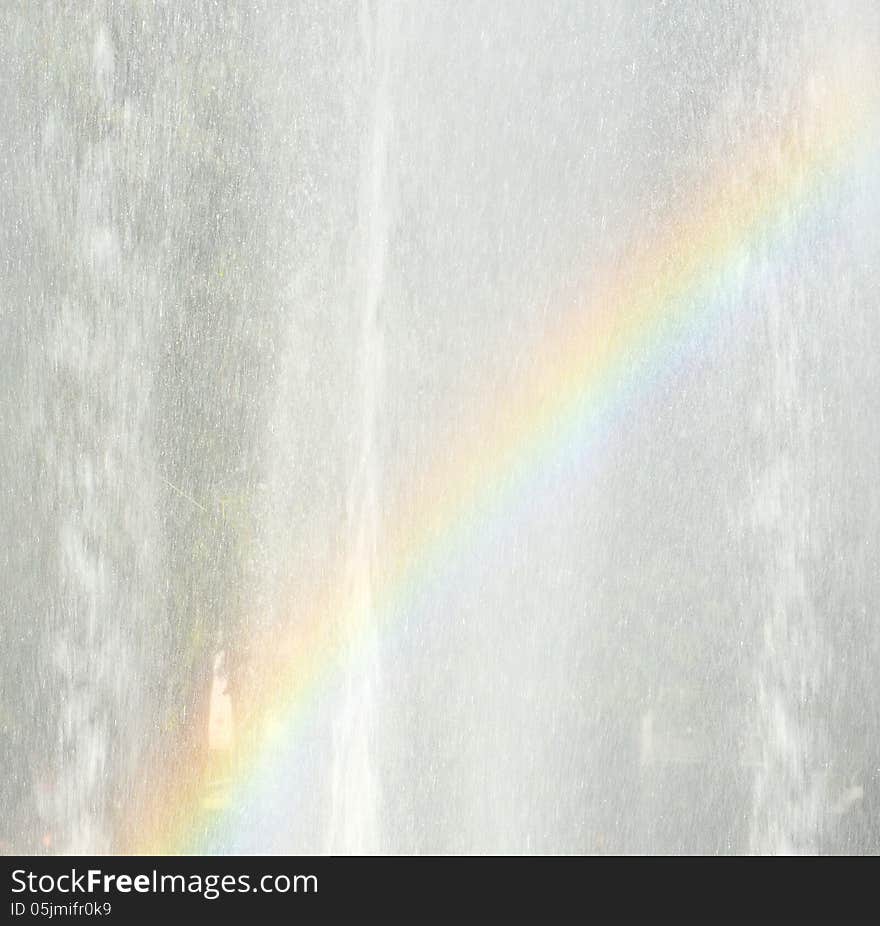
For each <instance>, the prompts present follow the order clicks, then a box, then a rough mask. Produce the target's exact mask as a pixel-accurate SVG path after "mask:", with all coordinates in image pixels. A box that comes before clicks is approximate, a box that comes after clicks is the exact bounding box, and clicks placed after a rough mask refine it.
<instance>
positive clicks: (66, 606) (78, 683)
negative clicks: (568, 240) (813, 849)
mask: <svg viewBox="0 0 880 926" xmlns="http://www.w3.org/2000/svg"><path fill="white" fill-rule="evenodd" d="M45 28H46V29H47V30H58V34H59V35H60V34H61V33H62V32H63V33H64V34H65V38H66V41H67V42H68V43H69V44H70V46H71V48H72V49H73V51H72V52H71V55H70V59H71V60H73V61H75V62H76V64H75V65H73V64H71V63H70V61H68V62H67V63H66V66H63V67H62V66H61V65H60V63H58V62H53V65H56V64H57V65H58V66H57V67H53V70H52V73H51V77H50V78H49V79H48V81H47V85H46V87H45V89H44V93H45V98H44V99H45V105H46V118H45V122H44V124H43V126H42V138H41V143H40V151H39V154H38V157H37V161H36V165H35V171H34V175H33V188H34V196H35V197H36V205H35V210H36V215H37V217H38V218H37V221H38V223H39V227H40V230H41V233H42V236H41V238H40V239H39V240H40V244H39V251H38V253H37V254H36V255H35V259H36V263H37V267H38V268H39V269H38V274H39V276H38V277H37V278H36V279H35V280H34V289H35V298H36V301H37V304H38V306H39V310H38V312H37V313H35V317H34V322H33V324H34V327H33V333H34V340H33V348H32V349H33V356H32V367H33V370H34V381H35V383H36V384H37V385H36V389H37V390H38V393H39V394H38V396H37V397H36V400H35V405H34V412H33V416H34V417H33V427H34V431H35V434H34V439H35V441H36V443H37V446H38V455H39V457H40V475H39V477H38V478H39V479H40V492H41V497H42V504H43V508H44V515H43V516H44V519H45V523H46V524H47V526H48V531H47V541H48V542H49V543H50V544H51V545H52V548H53V549H54V551H55V570H56V571H55V573H54V576H53V578H52V579H51V580H50V581H52V582H53V585H52V591H51V593H50V599H49V600H50V603H49V612H50V613H49V614H48V615H47V617H46V620H45V622H44V624H43V626H44V628H45V630H44V638H43V646H44V648H45V664H46V667H47V671H48V673H49V679H50V681H49V684H50V685H51V688H52V690H53V692H54V693H55V702H54V703H55V707H54V710H53V711H52V723H54V728H55V750H54V754H52V755H51V756H49V757H47V758H46V759H45V760H44V761H45V767H44V768H43V769H41V770H39V771H38V777H39V781H38V788H40V789H41V798H40V801H39V803H40V805H41V806H40V812H41V816H42V817H43V819H44V825H45V827H46V830H47V831H46V833H45V835H44V836H43V845H44V847H45V848H47V849H51V850H55V851H62V852H73V853H95V852H103V851H109V850H111V849H112V847H113V844H114V842H113V839H114V836H113V831H114V827H115V825H116V823H117V822H118V818H119V815H121V814H123V813H125V811H126V807H127V803H128V801H129V800H130V798H131V794H132V793H133V792H132V782H133V780H134V774H135V772H136V770H137V763H138V749H139V744H140V742H141V740H142V739H143V717H144V708H145V705H144V704H143V702H142V700H141V698H140V692H141V691H142V684H141V677H142V665H141V657H140V656H139V650H140V648H141V647H140V645H139V643H138V641H139V640H140V639H141V638H142V635H143V634H144V633H145V632H146V628H147V626H148V620H147V618H148V616H149V614H150V613H151V612H152V610H153V606H154V604H155V601H154V596H155V594H156V593H155V591H154V589H155V575H156V572H157V568H158V566H157V564H158V561H159V553H158V549H159V547H158V543H157V529H158V528H157V523H156V515H155V511H156V495H157V491H156V484H155V477H154V467H153V465H152V461H153V459H154V453H153V441H152V437H151V430H150V402H151V391H152V358H151V349H152V344H153V339H152V337H151V335H150V332H151V330H152V327H153V324H154V321H153V317H154V309H155V307H156V305H157V302H158V299H159V292H158V284H157V280H156V278H155V275H154V273H153V271H152V270H151V269H150V268H149V267H148V266H147V265H146V263H145V262H144V260H143V257H142V255H141V254H139V253H138V248H137V245H136V241H137V235H136V230H135V228H134V225H133V222H134V218H133V215H134V214H133V212H132V209H131V198H132V189H131V184H132V177H133V175H134V164H135V162H136V160H137V158H138V157H139V155H142V151H140V150H139V145H138V143H137V133H138V130H139V126H138V121H137V120H138V114H137V112H136V111H135V110H134V109H133V108H132V107H131V105H130V104H129V101H128V100H127V99H126V97H125V93H124V88H123V87H122V85H121V81H120V80H118V79H117V78H118V68H117V66H116V48H115V42H114V37H113V33H112V30H111V26H110V25H109V24H108V22H106V21H105V19H104V17H103V16H102V15H101V13H100V11H99V10H98V9H97V8H96V11H95V12H89V11H85V10H84V11H83V13H82V14H81V15H78V16H77V17H76V18H75V20H73V21H71V19H70V17H66V16H63V15H58V16H57V17H55V15H54V14H53V13H52V12H49V14H48V16H47V19H46V21H45ZM71 101H72V102H71Z"/></svg>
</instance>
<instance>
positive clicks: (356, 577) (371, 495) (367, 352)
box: [329, 0, 391, 853]
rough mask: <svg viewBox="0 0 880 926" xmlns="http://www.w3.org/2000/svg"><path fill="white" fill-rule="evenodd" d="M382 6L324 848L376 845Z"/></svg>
mask: <svg viewBox="0 0 880 926" xmlns="http://www.w3.org/2000/svg"><path fill="white" fill-rule="evenodd" d="M388 14H389V11H388V9H387V7H385V6H384V5H379V6H377V7H376V8H375V9H372V8H371V4H370V3H369V2H366V0H365V2H364V3H363V4H362V5H361V28H362V35H363V44H364V55H365V60H366V64H365V72H366V74H365V79H366V81H367V83H368V85H369V86H370V91H369V95H371V96H372V100H371V114H370V118H369V120H368V122H367V125H366V129H365V139H364V150H363V154H362V160H361V181H360V194H359V202H358V235H357V238H358V244H357V250H358V259H357V261H356V274H357V277H356V281H355V287H356V288H355V301H356V306H357V312H358V315H359V318H358V322H359V324H360V334H359V348H358V350H359V357H358V373H357V378H356V388H357V392H358V396H359V401H360V421H359V424H358V427H359V431H358V433H357V437H356V439H355V448H354V453H355V456H354V466H353V472H352V475H351V478H350V482H349V486H348V494H347V500H346V508H347V520H348V524H349V537H350V543H351V547H350V550H349V556H348V567H347V571H348V574H347V582H348V584H349V588H350V592H349V601H350V604H351V608H350V612H349V614H348V615H346V616H345V617H344V618H343V620H345V621H351V622H353V623H354V624H355V627H354V628H353V632H350V633H348V634H347V638H348V639H349V640H350V641H351V642H350V643H349V644H348V645H349V646H350V647H351V648H352V652H351V653H350V654H349V655H350V658H349V659H348V660H347V662H348V664H349V666H350V668H349V669H348V670H347V673H346V678H345V681H344V694H343V696H342V697H343V701H342V706H341V710H340V715H339V717H338V719H337V723H336V729H335V731H334V758H333V769H332V796H331V822H330V834H329V849H330V851H331V852H344V853H348V852H351V853H366V852H376V851H378V850H379V848H380V845H381V842H380V840H381V834H380V827H379V785H378V781H377V777H376V776H377V773H376V767H375V761H374V750H375V743H374V742H373V739H374V734H375V721H374V713H375V709H376V687H377V685H378V684H379V662H378V654H377V640H376V626H375V615H374V606H375V598H374V595H375V583H376V571H377V566H378V563H377V543H378V539H379V530H380V526H381V523H380V522H381V514H380V493H381V461H380V448H379V440H378V429H379V415H380V410H381V404H382V383H383V362H384V357H383V355H384V346H383V332H382V319H381V304H382V298H383V293H384V289H385V276H386V272H387V261H388V239H389V227H390V215H389V212H390V210H389V202H388V144H389V134H390V130H391V100H390V87H389V83H390V76H389V70H390V43H391V24H390V22H389V15H388Z"/></svg>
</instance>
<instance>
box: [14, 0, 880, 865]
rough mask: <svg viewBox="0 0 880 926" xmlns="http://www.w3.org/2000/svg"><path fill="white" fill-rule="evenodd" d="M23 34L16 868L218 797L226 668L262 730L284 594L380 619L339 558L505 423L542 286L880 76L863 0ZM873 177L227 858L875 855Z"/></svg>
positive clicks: (307, 755) (177, 23)
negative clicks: (197, 797) (716, 168)
mask: <svg viewBox="0 0 880 926" xmlns="http://www.w3.org/2000/svg"><path fill="white" fill-rule="evenodd" d="M0 23H2V33H3V42H4V49H5V53H4V54H3V56H2V60H0V79H2V92H0V110H2V126H0V159H2V182H0V236H2V248H0V261H2V273H0V321H2V332H0V336H2V341H0V361H2V362H0V379H2V397H0V416H2V417H0V421H2V451H0V492H2V494H0V530H2V540H3V545H2V552H0V576H2V588H3V595H2V602H3V603H2V621H0V685H2V688H0V841H2V845H3V848H4V849H5V850H7V851H18V852H22V853H40V852H49V853H54V852H113V851H119V850H120V848H121V847H122V845H123V837H122V833H123V832H124V831H125V830H126V827H128V826H130V825H131V821H132V820H136V819H137V818H138V815H139V813H140V811H141V803H142V801H144V800H145V799H146V798H144V794H145V793H147V792H148V791H149V789H150V786H151V783H152V782H153V781H154V780H157V779H160V778H163V777H169V776H173V774H174V773H173V771H171V772H169V769H173V768H175V767H177V766H178V765H179V764H180V763H182V762H183V763H187V764H190V765H196V766H199V765H201V766H204V768H205V769H206V770H207V771H206V773H205V776H206V781H210V780H211V776H212V774H215V773H214V772H212V769H213V768H214V767H215V765H216V757H212V752H216V751H217V750H216V749H214V746H213V745H212V743H210V742H208V736H207V734H206V732H205V731H206V729H207V727H208V723H209V721H208V717H209V715H210V713H211V702H212V697H213V696H212V691H214V688H215V687H216V685H217V680H218V678H220V677H221V676H222V678H223V679H225V680H226V681H227V683H228V686H229V690H230V691H231V692H232V695H231V697H232V701H233V705H234V703H235V696H236V684H237V683H238V682H237V680H238V679H239V678H240V677H241V676H242V674H243V673H246V672H247V671H249V670H247V669H245V668H244V667H245V666H251V665H254V664H259V657H260V654H259V653H254V652H253V649H254V643H253V641H254V640H256V639H259V640H263V641H265V639H266V636H265V634H266V632H267V631H268V632H270V633H271V631H272V629H273V627H274V626H275V625H276V624H277V625H278V626H279V627H281V625H282V624H283V622H284V621H290V620H295V619H296V616H295V614H293V615H291V613H289V612H288V611H287V610H286V609H284V608H283V607H281V606H280V605H279V604H278V598H279V595H278V594H277V589H279V588H280V587H282V586H284V587H286V588H293V589H294V590H295V589H296V588H297V583H298V577H299V576H300V575H315V574H316V573H320V572H321V570H322V568H323V566H322V564H325V563H338V562H346V563H349V564H352V574H357V575H359V576H361V578H360V579H359V580H358V581H360V582H362V583H363V582H366V585H365V587H364V588H361V589H360V591H359V594H361V595H362V596H366V600H368V601H369V600H372V599H373V597H374V596H375V595H376V594H377V590H376V589H375V588H374V587H372V586H371V584H370V579H369V575H370V569H369V568H367V569H366V570H364V569H356V568H355V567H357V566H358V565H360V566H364V564H367V566H369V564H370V563H371V562H372V561H373V559H374V558H375V557H376V556H378V555H379V554H378V553H377V552H376V551H377V549H379V548H380V547H381V541H382V536H383V530H384V523H385V521H384V519H385V517H386V514H387V512H388V511H389V510H390V508H391V507H392V501H393V500H394V499H395V498H397V497H398V496H399V495H400V493H401V492H403V491H404V487H406V486H411V485H412V484H413V483H414V482H417V480H418V477H419V474H420V473H421V472H422V471H423V470H424V469H426V468H427V467H428V464H429V463H430V461H431V460H432V459H433V458H435V457H436V456H437V454H438V452H440V449H441V448H440V444H441V441H442V440H445V437H443V436H442V435H444V434H448V423H449V422H452V423H454V422H455V421H456V420H458V418H459V417H465V415H466V413H467V411H468V404H469V402H470V401H471V400H472V399H473V396H474V394H475V392H476V390H477V388H478V385H477V384H479V389H480V390H482V393H483V394H485V393H486V390H487V389H488V393H489V394H490V395H491V396H493V397H494V399H495V400H497V401H498V402H499V403H503V400H504V384H505V382H508V381H509V378H510V377H511V376H515V375H516V372H517V370H519V369H521V368H525V367H527V366H528V363H529V359H530V357H531V356H532V354H533V352H534V345H535V344H538V343H540V341H541V337H542V333H543V332H544V331H545V330H547V328H549V327H550V326H551V325H552V323H553V321H554V320H555V318H556V316H561V315H562V314H563V313H564V312H565V311H566V310H567V309H568V304H567V303H566V301H565V299H564V298H562V296H561V295H560V294H561V293H564V292H566V291H568V290H570V289H571V288H573V287H574V288H577V287H578V286H580V285H581V284H582V283H583V282H584V281H589V280H590V278H591V275H592V274H593V273H594V271H595V269H596V268H599V267H602V266H605V265H607V264H608V263H609V262H610V261H613V260H614V259H615V255H616V254H619V253H621V252H622V251H624V250H626V249H627V248H638V246H639V243H640V242H641V241H642V240H647V238H648V237H649V231H650V229H651V228H652V227H656V226H657V225H659V224H661V223H663V222H664V221H667V220H668V217H669V216H674V215H676V214H677V213H678V212H680V211H683V210H684V209H685V207H686V205H687V204H688V203H689V202H691V201H692V199H693V198H694V197H695V196H696V193H695V190H696V188H697V185H698V183H697V181H698V179H699V180H700V182H702V181H704V180H705V178H707V177H709V178H711V176H712V174H713V164H715V163H716V162H718V163H723V162H724V161H725V158H727V157H733V155H730V152H735V151H736V150H738V149H739V148H742V147H743V146H744V145H746V143H748V141H749V140H750V137H751V134H753V129H754V126H755V124H756V122H757V124H763V125H764V126H765V127H767V126H770V127H772V126H773V125H774V120H777V119H780V118H781V114H783V115H784V114H790V113H791V112H792V111H795V112H796V111H797V105H798V104H797V102H796V101H797V99H798V98H799V94H800V93H801V92H802V89H803V87H804V86H805V85H807V84H808V83H809V81H810V80H811V79H812V77H813V75H814V74H815V73H817V71H819V70H821V69H822V68H823V67H826V66H827V62H828V61H829V60H831V61H839V60H844V61H845V60H846V58H847V54H848V50H849V49H850V48H853V47H855V46H856V44H858V45H859V47H861V48H862V49H867V54H864V55H863V57H862V58H861V59H860V61H861V64H860V65H859V66H860V67H862V68H866V67H867V68H869V69H873V72H872V73H870V74H868V75H864V74H863V75H862V79H863V80H864V81H865V83H866V84H868V85H876V84H878V80H880V8H878V7H877V6H876V4H874V3H873V2H870V0H864V2H858V0H852V2H839V0H817V2H811V3H807V4H801V3H774V4H761V5H758V4H750V3H739V4H737V3H729V2H720V0H719V2H696V0H695V2H691V3H674V2H649V0H639V2H636V0H613V2H612V0H608V2H590V3H576V2H521V3H503V2H468V3H453V2H413V3H380V2H367V0H365V2H362V3H353V2H351V3H350V2H334V0H321V2H311V0H305V2H302V3H295V4H291V3H286V2H273V0H261V2H253V3H243V2H240V3H239V2H233V0H193V2H187V3H174V2H160V0H155V2H146V0H144V2H138V0H126V2H123V0H118V2H116V0H102V2H98V0H94V2H92V0H82V2H76V3H74V2H61V0H54V2H47V3H34V2H30V0H4V2H3V4H2V13H0ZM793 121H794V125H795V131H797V130H798V129H797V126H798V122H797V119H796V118H794V120H793ZM873 168H874V173H873V174H871V172H870V171H864V170H863V171H862V172H861V173H860V174H858V175H854V176H852V177H851V178H849V180H848V181H847V185H846V197H845V198H844V194H843V193H842V192H841V189H840V188H837V189H836V190H832V191H830V192H828V193H827V194H825V195H826V198H827V202H826V203H825V205H824V206H823V208H822V209H821V210H820V216H819V219H818V220H817V221H816V222H814V223H813V225H812V226H810V227H809V228H807V229H806V230H805V231H804V233H803V234H798V235H796V236H795V237H794V242H795V243H794V245H793V246H792V248H790V249H789V251H788V253H787V255H786V259H785V262H784V264H780V265H779V266H777V264H776V263H775V262H774V260H775V256H774V254H773V253H771V252H769V251H768V252H767V253H764V252H763V251H761V250H760V245H756V246H755V253H753V254H752V255H751V259H752V260H753V261H754V262H756V263H757V264H761V265H762V266H763V270H762V273H761V279H762V281H763V282H762V285H761V286H752V287H746V286H744V287H743V288H742V291H741V292H730V293H728V294H727V299H728V301H729V303H730V311H729V312H728V313H726V314H723V317H722V320H721V321H720V322H719V324H718V326H717V327H716V330H715V331H714V333H713V337H712V338H710V339H709V341H708V342H707V343H706V345H705V348H704V349H703V350H698V351H696V352H693V355H691V356H688V357H684V358H680V359H678V360H676V361H675V362H674V363H673V364H672V368H671V369H669V370H667V372H666V375H664V376H663V377H662V378H660V379H658V380H657V382H656V383H655V384H654V385H653V386H652V387H651V388H650V389H648V390H647V392H646V394H645V395H644V396H642V397H641V398H640V399H638V400H637V401H635V402H634V403H633V404H632V405H630V406H628V407H627V409H626V412H625V414H623V415H621V416H620V418H619V419H617V421H616V422H615V424H614V426H613V427H612V428H611V431H610V434H609V436H608V438H607V440H606V441H605V442H604V443H603V444H602V446H601V448H600V450H598V451H597V455H598V458H597V459H594V460H593V461H592V464H591V465H589V466H585V467H584V471H583V474H582V476H579V477H574V478H573V477H571V475H568V476H566V477H565V478H564V479H563V480H562V481H561V483H560V484H556V485H554V486H553V487H551V488H549V489H546V486H545V488H544V489H541V488H533V489H531V490H529V491H531V492H532V497H531V498H530V499H525V500H524V503H523V504H521V505H520V506H519V508H518V509H517V513H516V515H515V516H511V517H510V518H509V519H507V520H506V521H503V522H502V523H500V524H499V525H497V526H496V528H494V529H493V531H492V532H491V536H490V537H488V538H487V537H483V538H482V539H477V540H475V541H474V543H473V546H472V548H468V549H466V550H464V551H463V555H462V556H460V557H459V558H458V559H457V560H456V562H455V564H454V566H451V567H450V569H449V571H448V573H447V574H446V575H445V577H444V578H443V579H442V580H441V581H438V582H437V584H436V586H435V587H432V588H428V589H426V590H425V594H424V595H422V596H420V597H419V599H418V601H416V602H413V604H412V607H413V612H414V613H413V615H412V619H407V620H404V621H402V622H401V623H400V624H399V625H398V626H397V627H396V629H395V631H394V632H393V633H387V634H386V633H381V632H376V633H375V634H374V635H373V637H372V638H371V640H370V641H369V643H368V645H366V646H365V647H364V650H363V651H362V652H360V653H359V654H358V658H357V659H356V660H354V661H353V663H352V667H351V668H350V669H348V670H345V672H346V673H347V674H345V676H344V678H343V681H342V684H341V687H340V691H339V692H338V695H337V696H336V697H335V698H333V699H328V700H327V701H326V703H324V704H323V705H322V706H321V707H320V708H317V709H316V710H317V711H318V714H317V719H316V721H315V722H314V723H313V724H312V725H311V726H310V727H309V728H308V731H307V732H305V733H303V741H302V743H300V744H299V752H298V753H297V754H296V755H297V758H296V762H295V766H296V767H295V769H294V768H291V769H284V770H282V771H281V772H280V773H279V777H284V776H285V775H288V776H289V777H290V780H291V782H292V783H291V784H290V785H289V788H288V790H287V791H285V789H284V787H283V786H281V785H280V784H279V786H278V787H277V788H276V790H275V791H274V792H273V794H274V796H273V798H272V800H273V802H274V804H275V806H274V807H272V808H268V809H267V808H263V809H260V808H257V809H256V810H253V811H252V813H251V817H250V819H249V824H248V825H244V824H242V825H241V826H237V827H230V828H229V829H228V830H226V831H225V832H224V834H223V835H222V836H221V837H219V838H218V839H217V841H216V842H215V843H214V844H212V846H211V848H212V850H215V851H256V852H263V851H265V852H289V851H308V852H324V851H332V852H395V853H398V852H401V853H417V852H515V853H519V852H536V853H556V852H571V853H583V852H587V853H592V852H599V853H602V852H615V853H617V852H639V853H641V852H652V853H655V852H656V853H743V852H845V853H872V852H877V851H878V849H880V692H878V686H877V680H878V668H880V627H878V621H877V618H878V606H880V571H878V565H880V562H878V544H880V536H878V529H877V527H878V518H880V406H878V400H880V382H878V362H877V358H878V356H880V315H878V299H880V269H878V268H880V195H878V184H877V175H876V172H877V169H878V165H877V164H876V163H874V165H873ZM762 262H763V263H762ZM487 383H488V386H487ZM445 426H446V427H447V429H446V431H444V427H445ZM550 475H551V478H550V479H549V480H547V481H548V482H550V483H552V482H553V479H552V473H551V474H550ZM541 485H544V483H541ZM545 489H546V491H545ZM542 493H543V494H542ZM364 574H366V575H367V577H368V578H367V579H366V580H365V579H363V575H364ZM262 645H265V644H262ZM249 684H251V685H259V684H260V681H259V679H257V680H256V681H254V680H253V679H251V681H250V682H249ZM214 745H216V744H214ZM212 763H213V764H212ZM221 778H222V776H221ZM215 784H216V782H215ZM206 787H207V786H206ZM219 789H220V790H221V791H222V790H223V783H222V780H221V782H220V785H219ZM294 792H295V793H294ZM232 799H233V800H234V797H233V798H232ZM169 851H171V849H170V847H169Z"/></svg>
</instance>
